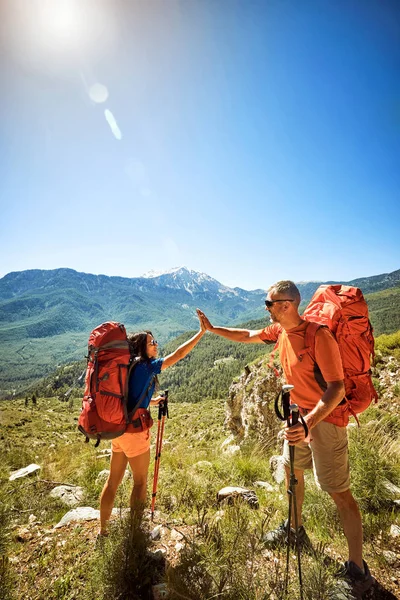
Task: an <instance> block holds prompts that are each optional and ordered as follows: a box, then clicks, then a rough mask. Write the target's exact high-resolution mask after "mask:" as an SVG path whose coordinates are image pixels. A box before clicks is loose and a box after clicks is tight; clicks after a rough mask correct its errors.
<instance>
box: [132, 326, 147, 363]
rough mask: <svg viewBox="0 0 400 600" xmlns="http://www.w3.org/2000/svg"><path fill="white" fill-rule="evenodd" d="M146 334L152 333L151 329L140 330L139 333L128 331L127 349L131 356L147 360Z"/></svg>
mask: <svg viewBox="0 0 400 600" xmlns="http://www.w3.org/2000/svg"><path fill="white" fill-rule="evenodd" d="M147 334H150V335H151V336H152V335H153V334H152V333H151V331H140V332H139V333H128V335H127V338H128V342H129V350H130V353H131V356H133V357H137V358H140V360H143V361H149V360H150V359H149V357H148V355H147Z"/></svg>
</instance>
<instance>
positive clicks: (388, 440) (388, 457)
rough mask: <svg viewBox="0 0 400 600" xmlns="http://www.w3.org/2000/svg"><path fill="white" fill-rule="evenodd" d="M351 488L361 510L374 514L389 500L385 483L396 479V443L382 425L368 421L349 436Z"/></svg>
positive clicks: (399, 456)
mask: <svg viewBox="0 0 400 600" xmlns="http://www.w3.org/2000/svg"><path fill="white" fill-rule="evenodd" d="M349 451H350V465H351V486H352V491H353V494H354V496H355V498H356V499H357V500H358V502H359V505H360V509H361V511H372V512H378V511H379V509H381V508H383V507H384V506H386V505H387V504H388V502H389V501H390V500H391V499H392V495H391V493H390V491H389V490H388V488H387V485H386V484H387V481H390V482H392V483H398V482H399V480H400V442H399V441H398V437H397V436H396V437H393V433H392V431H391V429H390V428H389V427H388V426H387V423H385V422H383V423H382V422H379V421H370V422H367V423H363V424H362V426H361V427H357V428H353V429H352V430H351V434H350V436H349Z"/></svg>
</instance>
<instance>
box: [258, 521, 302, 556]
mask: <svg viewBox="0 0 400 600" xmlns="http://www.w3.org/2000/svg"><path fill="white" fill-rule="evenodd" d="M287 524H288V522H287V520H286V521H284V522H283V523H281V524H280V525H279V527H277V528H276V529H273V530H272V531H268V533H266V534H265V535H264V537H263V542H264V543H265V545H266V546H268V548H278V547H279V546H286V545H287V543H288V538H287ZM297 535H298V542H299V547H300V550H303V549H304V550H311V549H312V545H311V541H310V538H309V537H308V535H307V533H306V530H305V529H304V527H303V525H300V527H299V529H298V534H297ZM289 543H290V545H291V546H292V547H293V548H296V530H295V529H293V527H291V528H290V534H289Z"/></svg>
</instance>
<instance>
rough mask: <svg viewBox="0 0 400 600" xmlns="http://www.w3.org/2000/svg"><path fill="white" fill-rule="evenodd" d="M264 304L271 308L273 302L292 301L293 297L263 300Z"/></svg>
mask: <svg viewBox="0 0 400 600" xmlns="http://www.w3.org/2000/svg"><path fill="white" fill-rule="evenodd" d="M264 302H265V306H266V307H267V308H271V307H272V306H273V305H274V304H275V302H294V300H293V298H285V299H284V300H264Z"/></svg>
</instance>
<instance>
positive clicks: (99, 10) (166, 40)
mask: <svg viewBox="0 0 400 600" xmlns="http://www.w3.org/2000/svg"><path fill="white" fill-rule="evenodd" d="M56 4H57V10H56V11H55V9H54V6H55V5H56ZM28 7H29V8H28ZM1 10H2V14H1V15H0V16H1V19H0V21H1V23H2V26H0V27H1V29H0V35H1V38H0V39H1V47H0V50H1V52H0V56H1V58H0V77H1V81H2V82H3V85H2V93H1V95H0V197H1V226H0V227H1V228H0V255H1V262H0V276H3V275H5V274H6V273H8V272H10V271H19V270H24V269H32V268H40V269H52V268H58V267H71V268H73V269H76V270H78V271H85V272H89V273H104V274H106V275H122V276H126V277H135V276H139V275H141V274H142V273H144V272H146V271H148V270H150V269H157V270H164V269H165V270H166V269H169V268H171V267H175V266H179V265H186V266H187V267H189V268H192V269H195V270H197V271H203V272H205V273H208V274H209V275H211V276H213V277H215V278H216V279H218V280H219V281H221V282H222V283H224V284H226V285H231V286H240V287H243V288H246V289H254V288H258V287H262V288H266V287H267V286H268V285H269V284H271V283H272V282H273V281H275V280H277V279H287V278H289V279H293V280H295V281H304V280H311V279H312V280H331V279H334V280H339V281H340V280H341V281H347V280H350V279H353V278H356V277H361V276H368V275H375V274H380V273H384V272H390V271H393V270H396V269H398V268H400V235H399V229H400V227H399V223H400V201H399V200H400V167H399V157H400V135H399V134H400V77H399V72H400V68H399V67H400V44H399V39H400V3H399V2H397V1H393V2H390V1H381V0H376V1H375V2H373V1H369V0H359V1H352V0H343V1H341V0H338V1H329V0H319V1H317V0H315V1H313V0H301V1H299V0H277V1H268V0H265V1H255V0H196V1H195V0H180V1H177V0H160V1H159V2H154V1H152V0H146V1H145V0H143V1H141V2H139V1H134V0H131V1H130V2H129V1H128V0H126V1H123V0H121V1H120V2H115V1H113V2H111V1H109V2H107V1H104V0H103V1H101V0H98V1H97V2H95V1H94V0H79V1H78V0H58V2H57V3H54V2H52V1H51V0H31V2H30V3H27V2H25V0H6V1H5V2H3V4H2V9H1ZM103 100H105V101H103Z"/></svg>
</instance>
